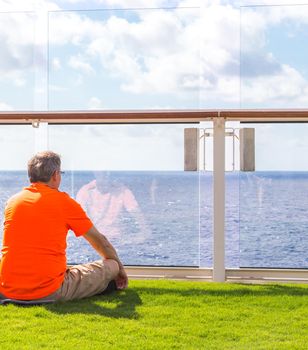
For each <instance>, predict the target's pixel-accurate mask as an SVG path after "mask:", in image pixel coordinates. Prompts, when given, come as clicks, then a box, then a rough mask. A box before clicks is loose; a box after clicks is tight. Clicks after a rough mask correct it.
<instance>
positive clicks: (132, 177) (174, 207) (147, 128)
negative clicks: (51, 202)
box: [49, 125, 209, 266]
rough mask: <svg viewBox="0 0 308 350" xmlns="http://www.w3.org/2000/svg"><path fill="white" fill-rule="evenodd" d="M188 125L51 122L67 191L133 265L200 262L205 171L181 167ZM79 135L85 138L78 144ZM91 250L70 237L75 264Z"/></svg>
mask: <svg viewBox="0 0 308 350" xmlns="http://www.w3.org/2000/svg"><path fill="white" fill-rule="evenodd" d="M184 128H185V125H134V126H133V125H126V126H125V125H113V126H107V125H92V126H91V128H90V129H89V127H88V126H87V125H70V126H65V125H62V126H56V125H52V126H49V141H50V146H51V148H52V149H53V150H54V151H56V152H58V153H60V154H61V155H62V160H63V168H64V169H65V170H66V173H65V175H64V176H63V178H62V184H61V190H63V191H67V192H69V193H70V194H71V195H72V196H73V197H75V198H76V200H77V201H79V202H80V204H81V205H82V206H83V208H84V209H85V211H86V212H87V213H88V215H89V217H90V218H91V220H92V221H93V223H94V225H96V226H97V227H98V229H99V230H100V231H101V232H102V233H104V234H105V235H106V236H107V237H108V238H109V239H110V240H111V242H112V243H113V244H114V245H115V247H116V249H117V251H118V252H119V254H120V256H121V258H122V259H123V262H124V263H125V264H127V265H156V266H199V173H198V172H184V171H183V170H182V169H183V167H184V149H183V144H184V142H183V139H184ZM89 131H90V132H89ZM76 135H78V137H79V139H80V140H82V142H79V143H78V144H76V143H74V142H73V140H75V138H76ZM132 136H133V137H132ZM72 145H73V147H72ZM93 145H95V147H93ZM128 159H129V161H127V160H128ZM72 168H73V169H72ZM119 168H120V169H119ZM125 168H126V169H125ZM150 169H153V170H150ZM207 229H209V227H207ZM93 254H95V253H93V251H92V250H91V249H90V248H89V247H88V245H87V243H86V242H83V240H76V239H75V238H74V237H71V236H70V237H69V240H68V259H69V261H70V262H81V261H83V262H86V261H90V260H93V259H94V258H95V257H94V256H93Z"/></svg>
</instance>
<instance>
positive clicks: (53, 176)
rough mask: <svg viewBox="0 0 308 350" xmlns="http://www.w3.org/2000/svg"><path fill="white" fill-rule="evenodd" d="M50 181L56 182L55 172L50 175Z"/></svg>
mask: <svg viewBox="0 0 308 350" xmlns="http://www.w3.org/2000/svg"><path fill="white" fill-rule="evenodd" d="M51 180H53V181H55V180H57V172H56V171H55V172H54V173H53V174H52V175H51Z"/></svg>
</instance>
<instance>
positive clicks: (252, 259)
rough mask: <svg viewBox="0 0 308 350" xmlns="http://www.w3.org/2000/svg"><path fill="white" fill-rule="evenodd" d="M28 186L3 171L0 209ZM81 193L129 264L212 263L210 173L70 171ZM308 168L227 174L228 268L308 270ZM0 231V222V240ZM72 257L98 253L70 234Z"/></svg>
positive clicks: (65, 180)
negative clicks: (290, 170)
mask: <svg viewBox="0 0 308 350" xmlns="http://www.w3.org/2000/svg"><path fill="white" fill-rule="evenodd" d="M27 185H28V179H27V175H26V173H25V172H22V171H1V172H0V215H1V217H2V218H3V210H4V206H5V203H6V200H7V199H8V198H9V197H10V196H11V195H13V194H14V193H16V192H18V191H20V189H21V188H22V187H24V186H27ZM60 190H61V191H65V192H67V193H69V194H70V195H71V196H72V197H73V198H76V199H77V200H78V201H79V202H80V203H81V204H82V206H83V207H84V209H85V210H86V211H87V213H88V215H89V216H90V218H91V219H92V221H93V222H94V224H95V226H97V227H98V228H99V229H100V230H101V231H102V232H103V233H104V234H105V235H106V236H107V237H108V238H109V239H110V241H111V242H112V243H113V244H114V246H115V247H116V249H117V251H118V253H119V255H120V257H121V259H122V260H123V262H124V263H125V264H126V265H141V266H196V267H197V266H202V267H211V266H212V244H213V235H212V226H213V219H212V217H213V205H212V201H213V193H212V173H211V172H181V171H178V172H165V171H164V172H162V171H161V172H160V171H151V172H149V171H147V172H142V171H135V172H132V171H131V172H124V171H123V172H92V171H75V172H70V171H68V172H66V173H65V174H64V175H63V176H62V183H61V187H60ZM307 194H308V172H247V173H240V172H233V173H226V266H227V267H230V268H231V267H235V268H236V267H259V268H308V233H307V231H308V215H307V214H308V195H307ZM1 237H2V226H1V230H0V238H1ZM67 257H68V263H70V264H75V263H85V262H88V261H92V260H94V259H97V258H98V255H97V253H96V252H95V251H94V250H93V249H92V248H91V247H90V246H89V244H88V243H87V242H86V240H84V239H83V238H76V237H75V236H74V234H73V233H72V232H70V233H69V234H68V239H67Z"/></svg>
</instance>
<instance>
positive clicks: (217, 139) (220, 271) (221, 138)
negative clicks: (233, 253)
mask: <svg viewBox="0 0 308 350" xmlns="http://www.w3.org/2000/svg"><path fill="white" fill-rule="evenodd" d="M213 153H214V173H213V175H214V181H213V200H214V203H213V208H214V223H213V240H214V243H213V281H215V282H224V281H225V278H226V273H225V120H224V119H223V118H221V117H220V116H218V118H214V148H213Z"/></svg>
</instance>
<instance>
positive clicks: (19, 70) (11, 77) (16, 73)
mask: <svg viewBox="0 0 308 350" xmlns="http://www.w3.org/2000/svg"><path fill="white" fill-rule="evenodd" d="M34 44H35V17H34V15H33V14H32V13H0V47H1V55H0V111H10V110H34V109H35V94H36V93H37V92H35V88H36V71H35V69H36V67H37V66H39V61H37V51H36V50H34V47H35V45H34Z"/></svg>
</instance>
